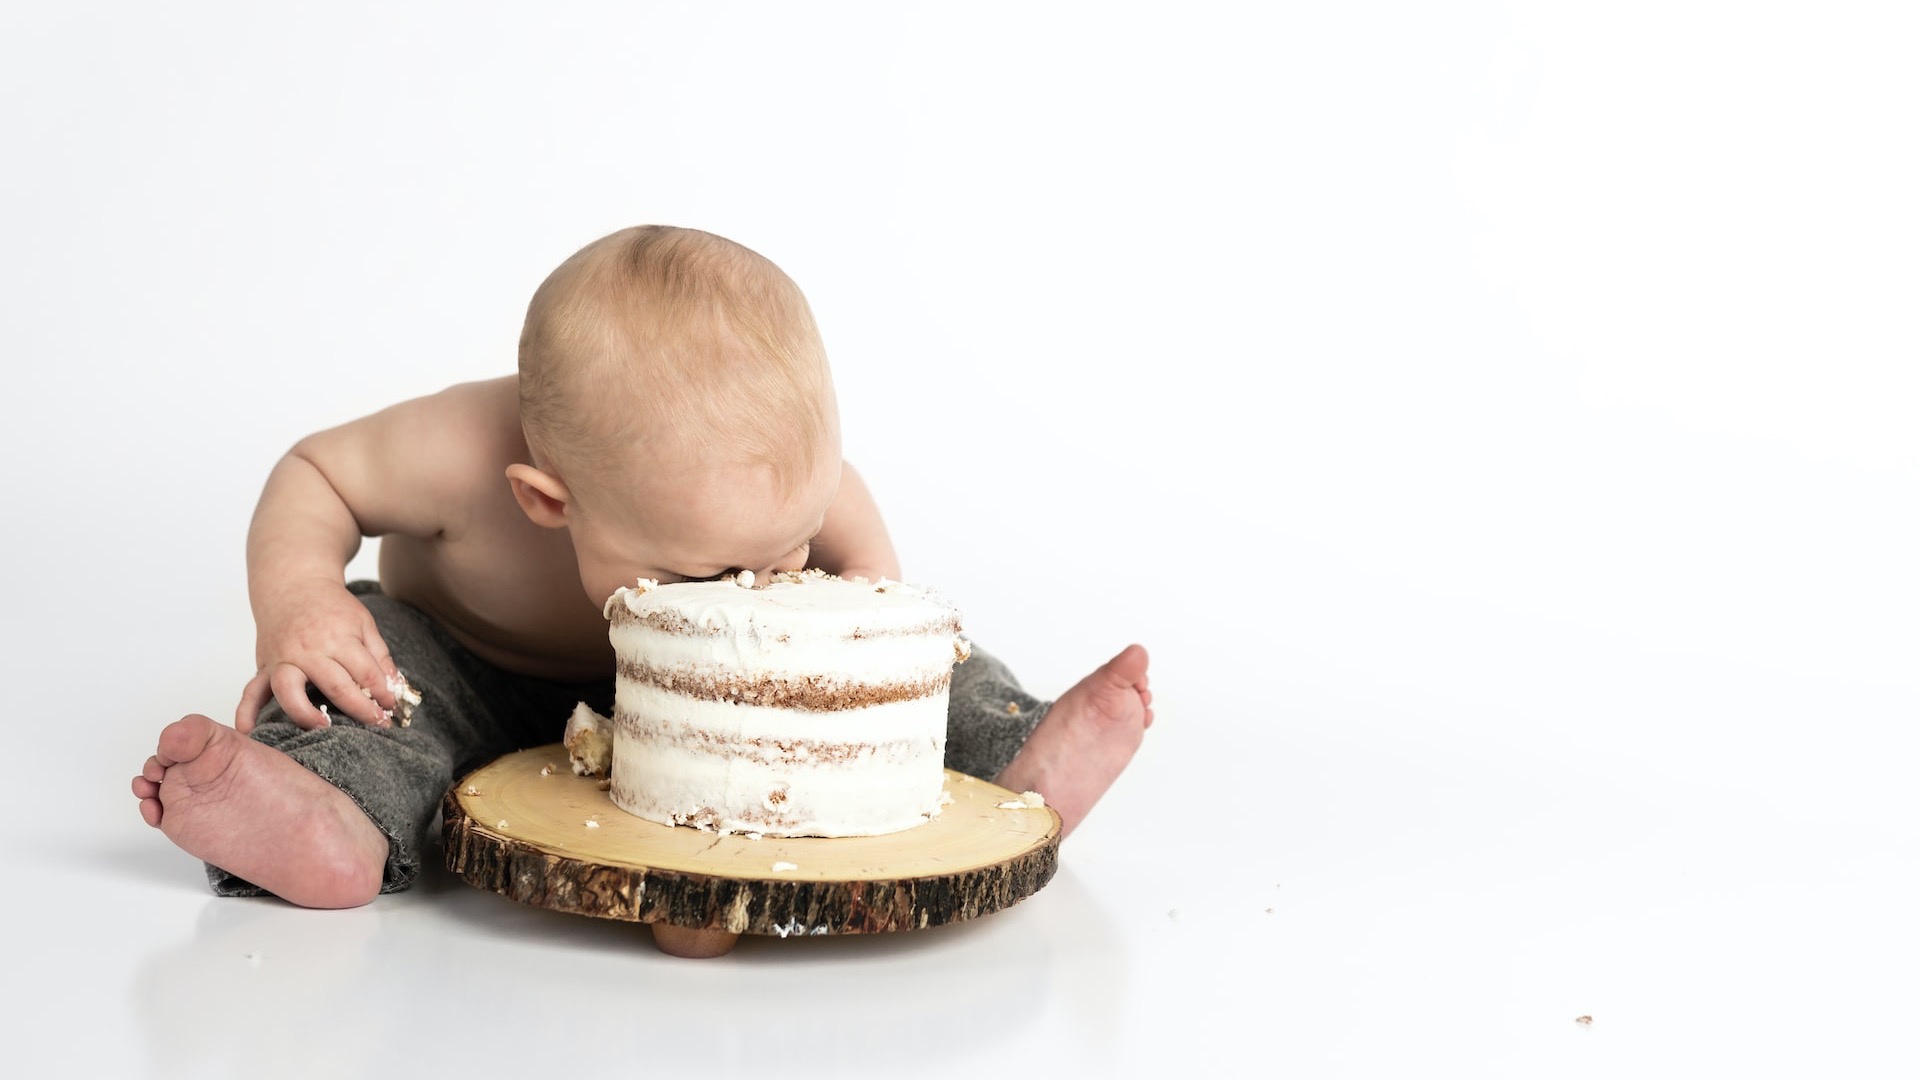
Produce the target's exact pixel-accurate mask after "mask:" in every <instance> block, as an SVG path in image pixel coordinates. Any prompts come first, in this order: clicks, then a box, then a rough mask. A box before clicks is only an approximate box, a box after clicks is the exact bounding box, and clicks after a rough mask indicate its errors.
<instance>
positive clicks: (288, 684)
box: [267, 664, 329, 731]
mask: <svg viewBox="0 0 1920 1080" xmlns="http://www.w3.org/2000/svg"><path fill="white" fill-rule="evenodd" d="M267 678H268V682H269V683H271V684H272V686H273V696H274V699H275V700H277V701H279V702H280V707H281V708H282V709H284V710H286V713H287V719H289V720H291V721H293V722H294V724H295V726H297V727H301V728H304V729H306V730H309V731H311V730H313V729H314V728H321V727H326V726H327V724H328V723H329V721H328V720H327V714H326V713H323V712H321V711H320V709H319V707H318V706H316V705H314V703H313V702H312V701H310V700H308V698H307V673H306V672H304V671H301V670H300V669H299V668H297V667H294V666H293V665H292V664H275V665H274V666H273V667H272V668H271V669H269V673H268V677H267ZM315 685H316V686H317V685H318V684H317V683H316V684H315ZM322 692H323V693H324V691H322Z"/></svg>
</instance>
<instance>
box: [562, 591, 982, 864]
mask: <svg viewBox="0 0 1920 1080" xmlns="http://www.w3.org/2000/svg"><path fill="white" fill-rule="evenodd" d="M605 613H606V616H607V620H608V634H609V635H610V637H611V639H612V642H613V647H614V653H615V655H616V657H617V659H618V662H619V675H618V681H617V682H616V684H615V691H614V709H613V713H614V714H613V717H612V723H611V725H610V727H611V728H612V738H611V740H610V741H611V743H612V751H611V755H610V771H611V776H612V788H611V792H610V795H611V797H612V799H613V802H614V804H615V805H616V806H618V807H620V808H621V809H622V810H625V811H627V812H628V813H630V814H634V815H636V816H638V817H641V818H645V819H647V820H649V821H656V822H659V823H661V824H663V825H691V826H694V827H697V828H702V829H708V830H712V831H715V832H720V833H751V834H757V835H762V836H874V835H880V834H884V833H891V832H899V831H901V830H904V829H908V828H912V827H913V826H916V825H920V824H924V823H925V822H927V821H928V820H930V819H931V818H933V817H934V816H936V815H937V814H939V812H940V808H941V806H942V805H943V804H944V803H945V802H946V801H947V796H946V792H945V780H946V769H945V764H944V759H945V755H946V741H947V693H948V688H949V685H950V683H951V680H952V676H953V666H954V664H955V663H957V662H960V661H963V660H965V659H966V657H967V652H968V646H967V642H966V639H965V638H963V637H961V636H960V616H959V612H958V611H956V610H955V609H954V607H953V606H952V605H951V604H950V603H948V602H947V601H946V600H945V599H944V598H942V597H940V596H939V595H938V594H936V593H934V592H932V591H931V590H928V589H925V588H921V587H918V586H913V585H907V584H903V583H901V582H895V581H885V580H882V581H879V582H869V581H866V580H863V579H859V578H839V577H834V576H832V575H829V574H824V573H821V572H820V571H817V570H810V571H805V572H800V573H779V574H774V575H772V579H771V580H770V581H767V582H764V583H761V584H760V585H759V586H758V587H755V586H754V581H753V575H752V574H751V573H750V572H743V573H741V574H739V575H738V576H737V577H731V578H723V579H721V580H718V581H690V582H678V583H674V584H667V585H660V584H656V583H654V582H652V581H648V580H644V579H643V580H641V581H640V582H639V583H638V584H637V585H635V586H633V587H631V588H623V589H620V590H619V591H617V592H616V593H614V595H613V596H611V597H609V598H608V600H607V604H606V609H605ZM582 726H584V725H582ZM570 741H579V742H581V743H582V744H583V745H584V744H586V743H588V742H590V741H591V740H589V739H586V738H584V737H583V738H581V739H579V740H570ZM578 766H579V763H578V761H576V771H582V770H580V769H579V767H578Z"/></svg>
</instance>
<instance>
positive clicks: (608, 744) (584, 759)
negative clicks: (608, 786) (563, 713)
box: [560, 701, 613, 776]
mask: <svg viewBox="0 0 1920 1080" xmlns="http://www.w3.org/2000/svg"><path fill="white" fill-rule="evenodd" d="M612 726H613V722H612V721H611V720H608V719H607V718H606V717H604V716H601V715H600V714H599V713H597V712H595V711H594V709H593V706H591V705H588V704H587V703H586V702H584V701H582V702H580V703H579V704H577V705H575V706H574V707H573V715H571V716H569V717H567V730H566V734H565V735H564V736H562V738H561V740H560V743H561V745H562V746H565V747H566V748H567V760H568V761H569V762H571V763H572V765H573V774H574V775H575V776H606V775H607V774H608V773H609V772H611V771H612V767H613V736H612V735H611V733H610V729H611V728H612Z"/></svg>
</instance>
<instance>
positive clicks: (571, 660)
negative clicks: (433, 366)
mask: <svg viewBox="0 0 1920 1080" xmlns="http://www.w3.org/2000/svg"><path fill="white" fill-rule="evenodd" d="M517 386H518V383H517V379H516V378H515V377H514V376H507V377H505V378H500V379H492V380H488V381H486V382H478V383H465V384H461V385H459V386H454V387H451V388H449V389H447V390H444V391H442V392H440V393H438V394H434V395H431V396H429V397H425V398H419V399H416V400H414V401H409V402H404V403H402V404H400V405H397V406H394V407H393V408H392V409H389V410H386V411H384V412H382V413H379V414H375V416H373V417H369V418H367V419H366V420H364V421H359V422H357V423H359V424H366V425H369V426H370V427H371V428H373V429H375V430H374V431H371V432H369V434H371V435H372V436H373V437H374V439H376V440H380V439H391V440H393V442H394V445H396V446H397V447H398V448H400V452H394V453H388V454H384V455H382V457H383V458H385V460H384V461H383V462H382V463H381V466H380V470H379V473H378V474H377V475H368V476H364V477H362V478H361V480H362V483H361V484H360V486H361V487H362V488H364V490H360V491H350V490H343V491H342V492H341V494H342V497H343V498H345V499H347V501H348V504H349V506H350V507H352V508H353V509H354V510H355V516H356V518H357V519H359V520H360V521H361V522H362V526H363V529H367V530H368V531H369V532H370V534H371V529H370V528H369V527H370V526H371V527H378V528H382V529H383V531H382V532H381V533H379V534H378V535H380V536H381V542H380V582H381V586H382V588H383V589H384V590H385V592H386V593H387V595H389V596H391V597H393V598H394V599H396V600H401V601H404V602H406V603H409V604H412V605H413V606H415V607H417V608H420V609H421V610H422V611H424V612H426V613H427V614H428V615H430V616H432V617H433V618H434V619H435V620H436V621H438V622H439V623H441V624H442V625H443V626H445V627H446V628H447V630H448V632H449V633H451V634H452V635H453V636H454V638H455V639H456V640H458V641H459V642H460V643H461V644H462V645H465V646H466V647H467V648H469V649H471V650H472V651H473V652H474V653H475V654H477V655H478V656H480V657H482V658H483V659H485V660H487V661H489V662H491V663H494V664H497V665H499V666H500V667H503V668H506V669H507V670H510V671H516V672H520V673H522V674H527V675H533V676H537V677H540V678H548V679H558V680H585V679H595V678H603V677H611V676H612V674H613V650H612V647H611V646H610V645H609V643H608V640H607V624H606V620H605V618H604V617H603V616H602V615H601V611H600V606H599V604H598V603H596V602H594V601H592V600H590V599H588V597H587V596H586V594H585V593H584V592H583V591H582V589H581V585H580V575H579V571H578V568H577V566H576V563H575V558H574V552H573V546H572V544H571V542H570V541H569V538H568V536H567V533H566V530H564V529H546V528H541V527H540V526H538V525H535V524H534V523H533V522H531V521H529V520H528V519H527V517H526V515H525V514H524V513H523V512H522V511H521V509H520V506H519V504H518V503H517V502H516V501H515V500H514V497H513V493H512V489H511V488H510V487H509V485H508V482H507V479H506V476H505V472H506V468H507V466H508V465H511V464H514V463H516V462H528V461H531V460H532V459H531V456H530V454H529V452H528V450H527V444H526V440H525V437H524V436H523V435H522V433H521V428H520V412H519V399H518V390H517ZM354 426H355V425H348V427H347V428H346V429H340V430H342V431H349V430H351V429H352V428H353V427H354ZM409 433H411V435H409ZM410 438H411V439H413V440H414V441H413V445H412V449H411V452H407V451H406V450H405V447H406V445H407V443H408V440H409V439H410ZM339 486H341V485H340V484H339V482H338V481H336V487H339ZM362 503H364V504H367V505H368V506H369V507H380V508H394V507H400V506H402V505H405V506H406V509H405V510H402V511H398V512H392V513H387V514H382V513H381V512H380V511H379V510H378V509H374V510H373V511H372V512H370V513H363V512H362V507H361V505H358V504H362ZM383 518H386V519H387V520H382V519H383Z"/></svg>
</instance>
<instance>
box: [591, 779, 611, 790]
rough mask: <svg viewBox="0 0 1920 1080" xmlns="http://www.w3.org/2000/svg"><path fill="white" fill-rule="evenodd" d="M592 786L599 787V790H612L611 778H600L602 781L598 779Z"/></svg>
mask: <svg viewBox="0 0 1920 1080" xmlns="http://www.w3.org/2000/svg"><path fill="white" fill-rule="evenodd" d="M593 786H594V787H597V788H599V789H600V790H601V791H612V790H613V781H611V780H602V781H600V782H599V783H597V784H595V785H593Z"/></svg>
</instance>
